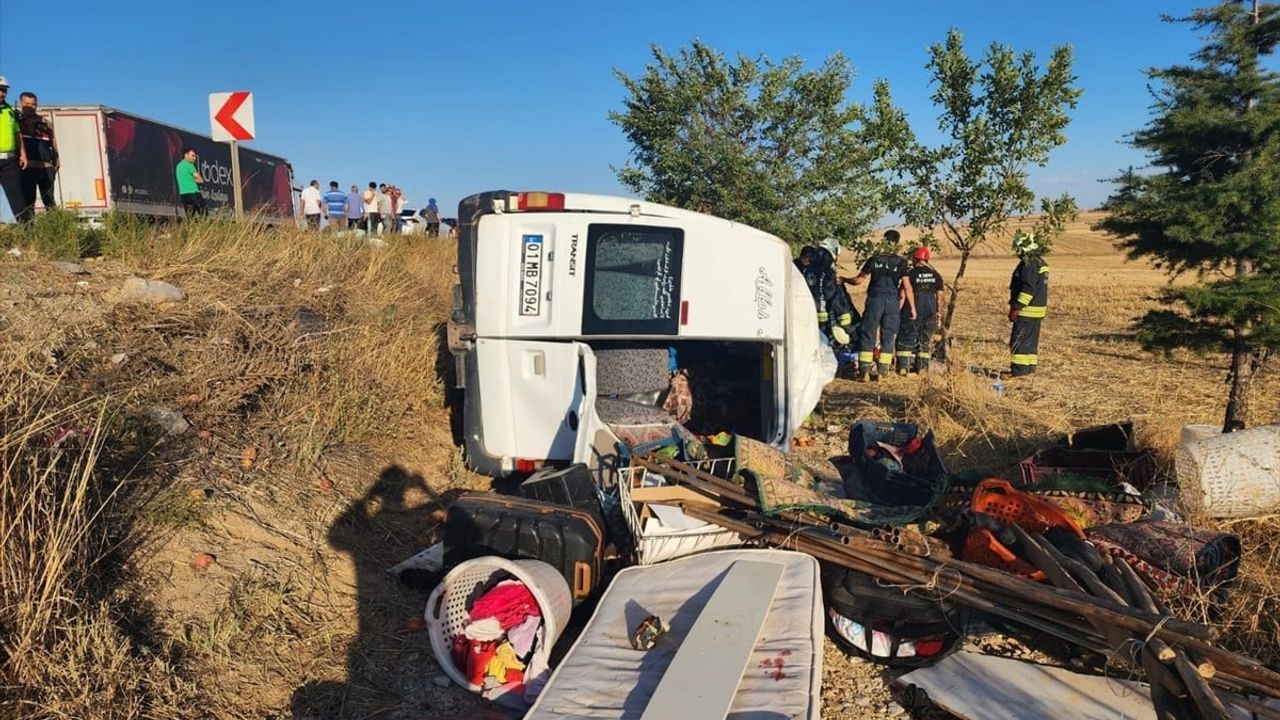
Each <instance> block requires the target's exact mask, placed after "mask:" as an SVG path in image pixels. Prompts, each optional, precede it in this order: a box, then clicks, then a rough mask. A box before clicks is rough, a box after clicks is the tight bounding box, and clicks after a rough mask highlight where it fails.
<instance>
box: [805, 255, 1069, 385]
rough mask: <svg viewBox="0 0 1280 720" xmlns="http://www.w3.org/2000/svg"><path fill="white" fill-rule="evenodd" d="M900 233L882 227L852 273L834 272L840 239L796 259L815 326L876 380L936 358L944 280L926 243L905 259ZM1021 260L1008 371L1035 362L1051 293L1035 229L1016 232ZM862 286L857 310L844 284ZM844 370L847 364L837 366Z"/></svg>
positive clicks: (1030, 368) (1020, 371)
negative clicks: (860, 308)
mask: <svg viewBox="0 0 1280 720" xmlns="http://www.w3.org/2000/svg"><path fill="white" fill-rule="evenodd" d="M900 244H901V235H900V234H899V233H898V231H897V230H889V231H887V232H885V233H884V236H883V239H882V241H881V243H880V246H879V248H878V249H877V251H876V253H875V254H873V255H872V256H871V257H870V258H868V259H867V260H866V261H865V262H863V264H862V266H861V268H860V269H859V271H858V274H857V275H856V276H854V277H852V278H848V277H843V276H840V275H838V274H837V272H836V268H835V266H836V261H837V260H838V259H839V256H840V243H839V241H837V240H836V239H835V238H827V239H825V240H823V241H822V242H821V243H820V244H819V245H818V246H817V247H813V246H806V247H804V248H803V249H802V250H801V251H800V255H799V256H798V257H797V258H796V266H797V267H798V268H799V269H800V272H801V274H802V275H804V278H805V282H806V284H807V285H808V286H809V291H810V293H812V294H813V300H814V304H815V305H816V307H817V311H818V324H819V326H820V327H821V328H822V331H823V333H825V334H826V336H827V338H828V339H829V340H830V342H831V344H832V346H833V347H834V348H835V349H836V350H837V353H838V355H840V356H843V357H846V358H851V360H850V361H849V362H848V363H846V367H847V368H852V369H853V372H854V376H855V378H856V379H857V380H859V381H863V382H865V381H869V380H878V379H879V378H880V377H882V376H886V375H888V374H889V373H890V372H891V361H892V367H893V368H894V369H896V371H897V373H898V374H899V375H908V374H914V373H924V372H927V371H928V369H929V361H930V360H931V359H932V357H933V336H934V333H935V332H937V330H938V328H939V326H940V311H941V308H942V307H943V305H944V304H945V298H946V284H945V283H944V282H943V279H942V274H941V273H939V272H938V271H937V270H936V269H935V268H934V267H933V266H932V265H930V260H931V259H932V253H931V252H930V251H929V248H928V247H924V246H921V247H917V248H915V249H914V250H913V251H912V252H911V255H910V257H909V258H908V257H904V256H903V255H901V254H900V252H899V248H900ZM1013 249H1014V252H1015V253H1017V254H1018V256H1019V258H1020V261H1019V263H1018V265H1017V267H1016V268H1014V271H1013V276H1012V277H1011V278H1010V282H1009V315H1008V318H1009V321H1010V322H1011V323H1013V329H1012V332H1011V333H1010V338H1009V348H1010V353H1011V355H1012V357H1011V358H1010V367H1009V369H1010V374H1012V375H1014V376H1019V375H1028V374H1030V373H1033V372H1035V370H1036V365H1037V364H1038V362H1039V355H1038V354H1037V353H1038V347H1039V343H1040V323H1041V321H1042V320H1043V319H1044V317H1045V310H1046V306H1047V303H1048V298H1049V266H1048V265H1047V264H1046V263H1045V260H1044V255H1045V254H1046V252H1047V251H1048V248H1047V247H1046V246H1045V244H1044V243H1043V242H1041V240H1040V239H1038V238H1037V237H1036V235H1035V234H1034V233H1024V232H1019V233H1017V234H1016V235H1015V236H1014V241H1013ZM864 283H866V284H867V300H866V304H865V305H864V307H863V312H862V313H861V315H859V313H858V311H857V310H856V309H855V308H854V306H853V300H852V299H851V298H850V296H849V293H848V290H847V289H846V286H848V285H862V284H864ZM842 369H844V368H842Z"/></svg>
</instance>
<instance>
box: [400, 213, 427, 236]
mask: <svg viewBox="0 0 1280 720" xmlns="http://www.w3.org/2000/svg"><path fill="white" fill-rule="evenodd" d="M426 231H427V223H426V222H424V221H423V219H422V218H421V217H419V216H418V211H417V210H415V209H413V208H400V232H402V233H404V234H406V235H416V234H419V233H424V232H426Z"/></svg>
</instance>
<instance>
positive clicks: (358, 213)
mask: <svg viewBox="0 0 1280 720" xmlns="http://www.w3.org/2000/svg"><path fill="white" fill-rule="evenodd" d="M362 217H364V201H363V200H361V199H360V188H358V187H356V186H355V185H352V186H351V192H349V193H347V229H348V230H354V229H356V228H358V227H360V218H362Z"/></svg>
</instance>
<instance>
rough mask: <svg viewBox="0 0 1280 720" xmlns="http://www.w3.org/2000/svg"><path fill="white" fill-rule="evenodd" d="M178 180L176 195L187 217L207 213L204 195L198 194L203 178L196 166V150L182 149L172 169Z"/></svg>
mask: <svg viewBox="0 0 1280 720" xmlns="http://www.w3.org/2000/svg"><path fill="white" fill-rule="evenodd" d="M173 172H174V175H175V176H176V178H177V180H178V197H179V198H181V200H182V211H183V212H184V213H185V214H186V216H187V217H192V216H193V215H207V214H208V213H209V210H208V208H206V207H205V204H204V196H203V195H201V194H200V186H201V185H203V184H204V178H202V177H200V170H199V169H198V168H197V167H196V151H195V150H193V149H191V148H190V147H185V148H183V149H182V159H181V160H179V161H178V166H177V167H176V168H174V170H173Z"/></svg>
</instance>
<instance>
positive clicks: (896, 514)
mask: <svg viewBox="0 0 1280 720" xmlns="http://www.w3.org/2000/svg"><path fill="white" fill-rule="evenodd" d="M734 467H735V468H736V469H737V472H736V475H735V481H736V482H738V483H739V484H741V485H743V486H744V487H746V488H747V489H748V491H754V492H755V495H756V499H757V500H758V501H759V502H760V509H761V511H762V512H764V513H765V514H766V515H777V514H778V513H782V512H785V511H789V510H790V511H804V512H812V513H815V514H818V515H823V516H835V517H839V518H841V519H844V520H847V521H848V522H851V523H853V524H855V525H861V526H864V527H876V526H880V525H905V524H909V523H912V522H915V521H916V520H919V519H921V517H922V516H923V515H924V514H925V511H926V510H927V509H928V508H926V507H890V506H886V505H877V504H875V503H870V502H866V501H862V500H850V499H848V498H842V497H837V496H835V495H830V494H828V493H824V492H821V491H820V490H818V489H816V488H817V483H816V482H815V481H814V478H813V476H812V475H811V474H810V473H809V472H808V471H807V470H805V469H804V468H803V467H802V466H801V465H800V464H799V463H793V462H791V461H789V460H788V459H787V457H786V455H784V454H783V453H782V451H781V450H779V449H777V448H775V447H773V446H771V445H768V444H766V443H763V442H760V441H759V440H752V439H751V438H747V437H742V436H741V435H739V436H737V437H736V438H735V439H734Z"/></svg>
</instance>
